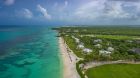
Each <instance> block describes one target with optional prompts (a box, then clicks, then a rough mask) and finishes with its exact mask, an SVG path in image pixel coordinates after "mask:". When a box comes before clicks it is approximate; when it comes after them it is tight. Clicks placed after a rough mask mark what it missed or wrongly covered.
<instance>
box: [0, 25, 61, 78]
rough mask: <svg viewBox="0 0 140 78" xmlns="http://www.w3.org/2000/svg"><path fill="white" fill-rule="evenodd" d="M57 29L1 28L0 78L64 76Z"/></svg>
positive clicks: (53, 77)
mask: <svg viewBox="0 0 140 78" xmlns="http://www.w3.org/2000/svg"><path fill="white" fill-rule="evenodd" d="M56 35H57V32H56V31H53V30H51V28H49V27H0V78H62V64H61V58H60V54H59V44H58V39H57V37H56Z"/></svg>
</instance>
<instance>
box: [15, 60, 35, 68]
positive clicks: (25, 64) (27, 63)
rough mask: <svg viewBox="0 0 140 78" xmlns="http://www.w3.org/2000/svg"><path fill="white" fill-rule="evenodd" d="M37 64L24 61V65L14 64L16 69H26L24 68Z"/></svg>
mask: <svg viewBox="0 0 140 78" xmlns="http://www.w3.org/2000/svg"><path fill="white" fill-rule="evenodd" d="M34 63H35V62H28V61H24V63H23V64H14V66H16V67H24V66H27V65H32V64H34Z"/></svg>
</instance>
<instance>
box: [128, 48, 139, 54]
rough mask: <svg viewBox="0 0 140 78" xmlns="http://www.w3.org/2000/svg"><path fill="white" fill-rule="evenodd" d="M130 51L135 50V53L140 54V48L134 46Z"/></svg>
mask: <svg viewBox="0 0 140 78" xmlns="http://www.w3.org/2000/svg"><path fill="white" fill-rule="evenodd" d="M130 51H131V52H133V53H137V54H140V48H133V49H131V50H130Z"/></svg>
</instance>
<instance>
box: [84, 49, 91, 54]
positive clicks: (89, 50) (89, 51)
mask: <svg viewBox="0 0 140 78" xmlns="http://www.w3.org/2000/svg"><path fill="white" fill-rule="evenodd" d="M83 52H84V53H91V52H92V50H91V49H89V48H84V49H83Z"/></svg>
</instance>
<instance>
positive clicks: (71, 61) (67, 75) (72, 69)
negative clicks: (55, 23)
mask: <svg viewBox="0 0 140 78" xmlns="http://www.w3.org/2000/svg"><path fill="white" fill-rule="evenodd" d="M59 47H60V52H61V56H62V59H63V67H64V70H63V78H80V76H79V74H78V73H77V70H76V61H77V60H76V59H78V58H77V57H76V56H75V55H74V54H73V52H69V51H70V49H69V48H68V47H67V45H66V44H65V42H64V40H63V38H62V37H59Z"/></svg>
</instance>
